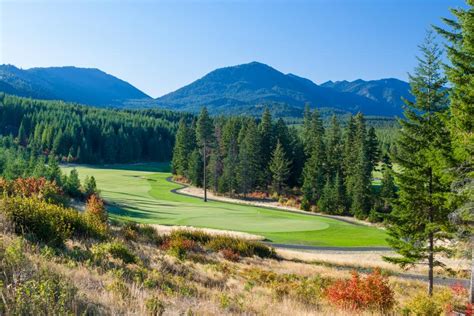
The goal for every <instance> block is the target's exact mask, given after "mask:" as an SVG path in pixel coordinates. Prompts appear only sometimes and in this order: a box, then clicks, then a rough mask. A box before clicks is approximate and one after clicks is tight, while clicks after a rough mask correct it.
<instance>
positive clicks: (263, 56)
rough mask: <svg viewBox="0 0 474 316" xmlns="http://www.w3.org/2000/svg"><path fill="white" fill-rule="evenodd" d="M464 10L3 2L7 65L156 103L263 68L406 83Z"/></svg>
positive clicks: (414, 4)
mask: <svg viewBox="0 0 474 316" xmlns="http://www.w3.org/2000/svg"><path fill="white" fill-rule="evenodd" d="M462 5H463V1H461V0H313V1H298V0H293V1H289V0H288V1H281V0H278V1H277V0H275V1H270V0H267V1H243V0H242V1H224V0H221V1H204V0H201V1H99V0H97V1H70V0H64V1H48V2H47V1H33V2H27V1H22V0H17V1H5V0H0V63H8V64H14V65H16V66H18V67H22V68H30V67H47V66H65V65H73V66H78V67H94V68H99V69H101V70H104V71H105V72H107V73H110V74H113V75H115V76H117V77H119V78H121V79H124V80H126V81H128V82H130V83H131V84H133V85H135V86H136V87H138V88H139V89H141V90H143V91H144V92H146V93H148V94H149V95H151V96H153V97H158V96H161V95H163V94H165V93H168V92H171V91H173V90H176V89H177V88H180V87H182V86H183V85H186V84H189V83H191V82H192V81H194V80H196V79H198V78H200V77H201V76H203V75H204V74H206V73H207V72H209V71H211V70H214V69H215V68H219V67H224V66H230V65H236V64H242V63H247V62H250V61H260V62H263V63H266V64H269V65H270V66H272V67H274V68H276V69H278V70H280V71H282V72H285V73H287V72H292V73H294V74H297V75H300V76H303V77H306V78H308V79H311V80H313V81H314V82H316V83H321V82H324V81H327V80H343V79H346V80H354V79H357V78H362V79H379V78H386V77H395V78H400V79H406V77H407V72H408V71H411V70H412V69H413V67H414V66H415V64H416V60H415V55H416V54H417V45H418V44H419V43H420V42H421V41H422V40H423V37H424V35H425V32H426V30H427V29H428V28H429V26H430V25H431V24H433V23H434V24H438V25H440V24H441V22H440V18H441V17H443V16H450V13H449V11H448V9H449V8H450V7H459V6H462Z"/></svg>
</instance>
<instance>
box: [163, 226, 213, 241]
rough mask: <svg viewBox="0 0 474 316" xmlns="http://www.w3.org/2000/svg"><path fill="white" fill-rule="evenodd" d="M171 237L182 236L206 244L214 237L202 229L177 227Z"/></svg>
mask: <svg viewBox="0 0 474 316" xmlns="http://www.w3.org/2000/svg"><path fill="white" fill-rule="evenodd" d="M169 238H171V239H176V238H182V239H189V240H192V241H195V242H197V243H201V244H205V243H207V242H209V241H210V240H211V239H212V238H213V237H212V236H211V235H209V234H208V233H206V232H203V231H202V230H189V229H177V230H173V231H172V232H171V234H170V236H169Z"/></svg>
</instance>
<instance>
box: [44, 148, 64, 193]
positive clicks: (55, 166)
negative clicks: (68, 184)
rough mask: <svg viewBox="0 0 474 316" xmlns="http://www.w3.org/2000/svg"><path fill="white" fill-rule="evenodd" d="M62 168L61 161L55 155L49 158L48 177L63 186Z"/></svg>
mask: <svg viewBox="0 0 474 316" xmlns="http://www.w3.org/2000/svg"><path fill="white" fill-rule="evenodd" d="M61 176H62V173H61V168H59V163H58V161H57V159H56V157H54V156H52V155H51V156H49V158H48V171H47V177H46V178H47V179H48V180H49V181H53V182H56V184H57V185H58V186H62V181H61Z"/></svg>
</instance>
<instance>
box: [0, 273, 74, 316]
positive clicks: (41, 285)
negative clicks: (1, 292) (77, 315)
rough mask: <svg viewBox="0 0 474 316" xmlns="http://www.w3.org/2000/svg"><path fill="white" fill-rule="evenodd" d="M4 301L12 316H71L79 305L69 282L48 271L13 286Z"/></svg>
mask: <svg viewBox="0 0 474 316" xmlns="http://www.w3.org/2000/svg"><path fill="white" fill-rule="evenodd" d="M5 298H6V300H8V301H9V302H7V306H8V307H9V311H8V313H9V314H11V315H72V314H73V311H74V310H75V311H77V312H79V310H78V306H79V305H80V301H79V299H78V296H77V289H76V288H75V287H74V286H73V285H72V284H71V282H70V281H69V280H66V279H64V278H63V277H61V276H59V275H57V274H54V273H51V272H48V271H41V272H40V273H38V274H37V275H35V276H34V278H32V279H29V280H26V281H24V282H21V283H19V284H16V285H15V286H14V288H10V293H6V295H5Z"/></svg>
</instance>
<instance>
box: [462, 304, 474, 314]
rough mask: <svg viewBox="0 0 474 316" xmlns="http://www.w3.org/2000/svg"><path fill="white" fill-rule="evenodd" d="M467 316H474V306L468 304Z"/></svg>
mask: <svg viewBox="0 0 474 316" xmlns="http://www.w3.org/2000/svg"><path fill="white" fill-rule="evenodd" d="M464 313H465V314H466V316H473V315H474V305H473V304H471V303H467V305H466V311H465V312H464Z"/></svg>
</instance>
